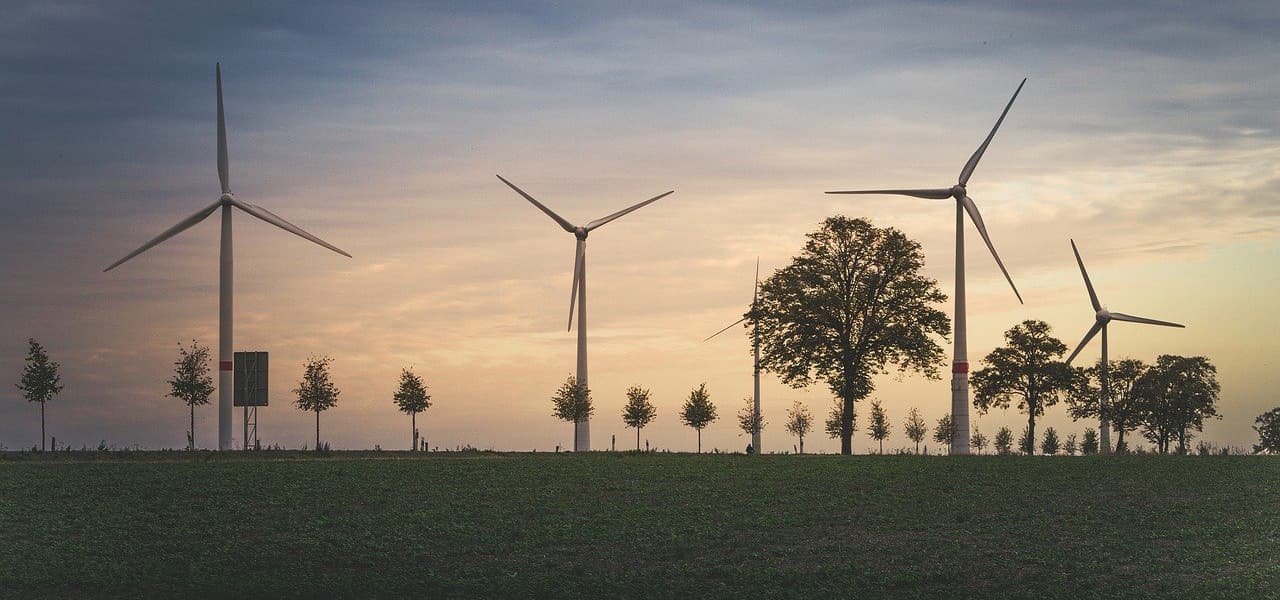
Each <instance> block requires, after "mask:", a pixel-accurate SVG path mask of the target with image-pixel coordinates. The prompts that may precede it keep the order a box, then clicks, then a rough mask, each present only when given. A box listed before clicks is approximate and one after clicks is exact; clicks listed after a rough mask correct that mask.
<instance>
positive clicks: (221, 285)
mask: <svg viewBox="0 0 1280 600" xmlns="http://www.w3.org/2000/svg"><path fill="white" fill-rule="evenodd" d="M214 73H215V74H214V77H215V79H216V81H217V88H218V180H219V182H221V184H222V194H221V195H220V196H218V200H217V201H215V202H214V203H213V204H210V205H209V206H206V207H204V208H202V209H200V210H199V211H198V212H196V214H194V215H191V216H189V217H187V218H185V219H183V220H182V221H179V222H178V224H177V225H174V226H173V227H170V228H169V229H166V230H165V232H164V233H161V234H160V235H158V236H156V237H155V239H152V240H151V241H149V242H147V243H145V244H143V245H142V247H140V248H138V249H137V250H134V251H133V252H130V253H129V254H128V255H126V256H125V257H124V258H122V259H120V260H117V261H116V262H114V263H111V266H109V267H107V268H106V269H103V272H106V271H110V270H112V269H114V268H116V267H118V266H120V265H121V264H123V263H124V262H125V261H127V260H129V259H131V258H133V257H135V256H137V255H139V254H142V253H143V252H146V251H147V250H149V249H151V247H153V246H155V245H157V244H159V243H161V242H163V241H165V240H167V239H169V238H171V237H173V236H175V235H178V234H179V233H182V232H183V231H185V230H187V229H188V228H190V227H192V226H193V225H195V224H196V223H199V222H201V221H203V220H204V219H205V218H206V217H208V216H209V215H211V214H213V212H214V211H216V210H218V209H219V208H221V209H222V242H221V247H220V259H219V263H218V267H219V268H218V274H219V278H218V449H219V450H230V449H231V427H232V426H231V402H232V395H233V392H234V389H235V388H234V383H235V382H234V381H232V379H233V377H234V372H233V370H232V369H233V368H234V365H233V364H232V360H233V350H234V346H233V345H232V339H231V332H232V328H231V322H232V319H231V317H232V311H231V307H232V277H231V274H232V265H233V261H232V256H231V249H232V247H231V209H232V207H234V208H238V209H240V210H243V211H244V212H247V213H249V214H250V215H253V216H255V217H257V218H259V219H262V220H263V221H266V222H268V223H270V224H272V225H275V226H276V227H279V228H281V229H283V230H285V231H288V232H289V233H292V234H295V235H298V236H300V237H302V238H305V239H307V240H310V241H312V242H315V243H317V244H320V245H321V246H324V247H325V248H328V249H330V250H333V251H334V252H337V253H338V254H341V255H343V256H346V257H347V258H350V257H351V255H350V254H347V253H346V252H343V251H342V250H340V249H338V248H337V247H336V246H333V245H331V244H329V243H328V242H326V241H324V240H322V239H320V238H318V237H316V236H314V235H311V234H310V233H307V232H306V231H303V230H302V228H300V227H298V226H297V225H294V224H293V223H290V222H288V221H286V220H284V219H282V218H281V217H280V216H279V215H276V214H275V213H273V212H271V211H269V210H267V209H265V208H262V207H261V206H258V205H256V204H250V203H248V202H245V201H243V200H240V199H239V198H237V197H236V196H235V194H232V193H231V175H230V168H229V166H228V163H227V122H226V118H225V117H224V115H223V111H222V65H221V64H218V65H217V66H216V67H215V70H214Z"/></svg>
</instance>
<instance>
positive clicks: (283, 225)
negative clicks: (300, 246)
mask: <svg viewBox="0 0 1280 600" xmlns="http://www.w3.org/2000/svg"><path fill="white" fill-rule="evenodd" d="M231 203H232V204H233V205H235V206H236V208H239V209H240V210H243V211H244V212H247V213H249V214H251V215H253V216H255V217H258V218H259V219H262V220H263V221H266V222H268V223H270V224H272V225H275V226H276V227H279V228H280V229H283V230H285V231H288V232H289V233H292V234H294V235H296V236H298V237H300V238H302V239H304V240H308V241H310V242H314V243H316V244H318V245H320V246H324V247H325V248H328V249H330V250H333V251H334V252H337V253H338V254H341V255H343V256H345V257H347V258H351V255H350V254H347V253H346V251H345V250H343V249H341V248H339V247H337V246H334V245H333V244H330V243H329V242H326V241H324V240H322V239H320V238H318V237H316V236H314V235H311V234H310V233H308V232H307V231H305V230H304V229H302V228H301V227H298V226H297V225H294V224H293V223H290V222H288V221H286V220H284V218H283V217H281V216H280V215H277V214H276V213H273V212H271V211H269V210H267V209H265V208H262V207H261V206H258V205H257V204H249V203H248V202H243V201H241V200H239V199H233V200H231Z"/></svg>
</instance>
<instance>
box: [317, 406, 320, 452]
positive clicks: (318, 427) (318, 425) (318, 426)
mask: <svg viewBox="0 0 1280 600" xmlns="http://www.w3.org/2000/svg"><path fill="white" fill-rule="evenodd" d="M316 450H317V451H319V450H320V411H318V410H317V411H316Z"/></svg>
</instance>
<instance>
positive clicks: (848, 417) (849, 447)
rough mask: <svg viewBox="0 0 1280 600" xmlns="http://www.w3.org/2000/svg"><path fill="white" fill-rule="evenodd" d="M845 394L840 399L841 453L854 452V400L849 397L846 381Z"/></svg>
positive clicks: (848, 453)
mask: <svg viewBox="0 0 1280 600" xmlns="http://www.w3.org/2000/svg"><path fill="white" fill-rule="evenodd" d="M843 387H844V388H845V396H844V398H841V399H840V454H844V455H850V454H853V400H851V399H850V398H849V385H848V384H847V383H846V384H844V386H843Z"/></svg>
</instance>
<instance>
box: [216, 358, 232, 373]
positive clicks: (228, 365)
mask: <svg viewBox="0 0 1280 600" xmlns="http://www.w3.org/2000/svg"><path fill="white" fill-rule="evenodd" d="M235 368H236V367H235V363H234V362H232V361H229V360H222V361H218V370H219V371H234V370H235Z"/></svg>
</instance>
